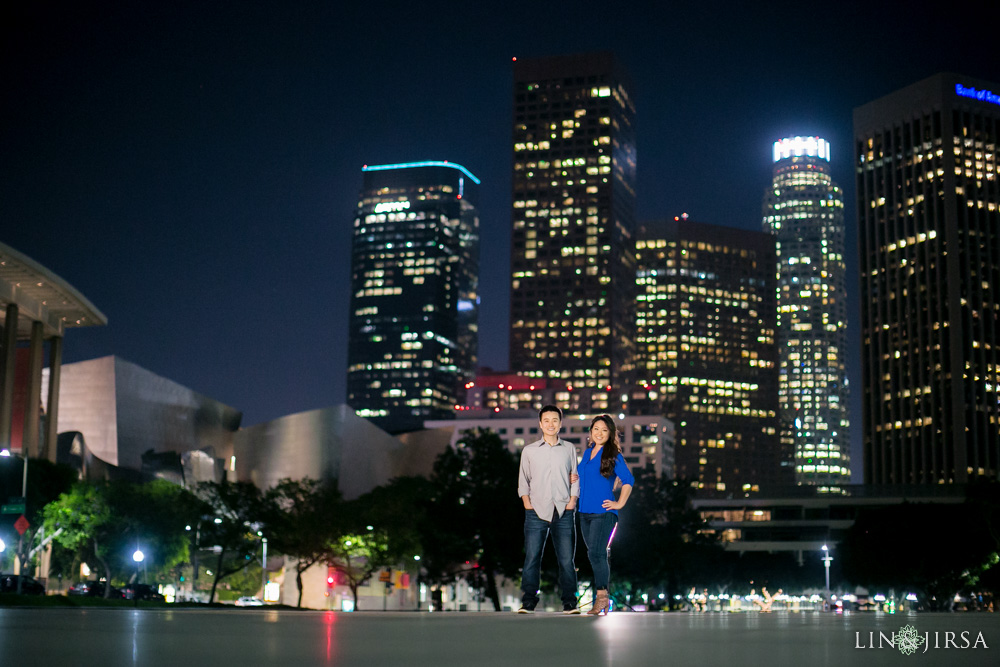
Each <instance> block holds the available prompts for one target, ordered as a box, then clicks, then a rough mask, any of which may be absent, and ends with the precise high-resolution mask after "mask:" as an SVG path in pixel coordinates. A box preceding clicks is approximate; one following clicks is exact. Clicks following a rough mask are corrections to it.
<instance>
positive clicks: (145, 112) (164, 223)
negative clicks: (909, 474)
mask: <svg viewBox="0 0 1000 667" xmlns="http://www.w3.org/2000/svg"><path fill="white" fill-rule="evenodd" d="M971 6H972V5H970V7H971ZM599 7H600V5H596V4H593V5H589V4H587V3H584V4H583V5H580V6H578V7H575V8H574V10H573V12H572V18H571V19H570V20H568V21H567V20H566V17H564V16H563V14H562V11H561V10H560V9H559V8H557V7H540V8H535V9H533V10H532V11H531V12H530V13H529V15H531V16H533V17H534V18H533V19H532V21H530V22H527V21H525V20H524V19H523V17H522V15H521V13H520V12H519V11H516V8H513V7H511V8H508V9H505V10H503V11H501V12H496V11H495V10H492V9H489V8H474V9H472V10H471V13H468V12H466V13H464V14H463V15H460V14H458V13H455V12H452V11H450V9H449V8H448V7H447V6H446V5H444V4H442V5H440V6H433V5H432V6H430V7H425V8H422V9H421V11H420V12H417V11H416V10H415V9H410V10H407V9H406V7H405V6H403V5H399V6H397V7H395V8H393V7H387V8H386V13H384V14H381V15H378V16H376V15H375V14H374V13H373V12H372V11H371V9H370V8H366V7H348V8H344V9H340V10H338V9H334V8H332V7H328V6H325V5H323V4H316V5H304V6H303V7H301V8H299V9H297V10H296V11H280V10H278V9H275V8H272V7H270V5H268V4H266V3H246V5H245V6H243V7H241V12H240V13H239V14H236V13H235V12H234V13H230V12H228V11H226V10H223V9H218V8H216V9H211V8H203V7H200V6H198V5H197V4H196V3H179V4H177V5H173V6H171V7H156V8H141V9H140V8H134V7H125V6H121V7H119V6H115V5H110V6H108V7H105V8H103V9H101V10H90V9H87V8H84V7H79V6H77V7H75V8H72V9H67V10H65V11H64V12H63V13H60V14H56V15H51V14H50V13H49V12H47V11H46V10H45V9H44V8H40V7H18V8H16V9H12V10H9V11H10V12H11V13H12V16H11V17H10V20H8V21H5V22H3V24H4V25H3V28H2V30H4V36H5V39H4V47H3V48H4V49H5V55H6V56H7V57H5V58H4V59H3V60H2V64H0V68H2V69H0V73H2V77H3V78H2V80H3V82H4V85H5V90H7V91H9V94H8V95H6V96H5V100H4V102H3V106H2V112H3V119H4V122H3V124H2V130H0V132H2V135H0V140H2V143H0V146H2V148H3V150H4V153H5V155H6V156H7V157H8V159H7V160H6V161H5V163H4V165H3V167H2V169H3V178H2V179H0V188H2V191H0V215H2V216H3V219H4V221H5V223H4V226H5V230H4V241H5V242H6V243H7V244H8V245H10V246H12V247H14V248H15V249H17V250H19V251H21V252H23V253H24V254H26V255H28V256H30V257H33V258H34V259H36V260H37V261H39V262H40V263H42V264H43V265H45V266H47V267H49V268H51V269H52V270H53V271H55V272H56V273H57V274H59V275H60V276H62V277H63V278H65V279H66V280H68V281H69V282H70V283H72V284H74V285H75V286H77V287H78V288H79V289H80V291H81V292H82V293H83V294H85V295H87V297H88V298H89V299H91V301H92V302H93V303H94V304H95V305H96V306H97V307H98V308H100V309H101V310H102V311H103V312H105V313H106V314H107V315H108V318H109V326H108V327H106V328H103V329H102V330H93V331H85V332H79V335H76V336H74V337H73V340H72V344H70V345H67V346H66V350H65V353H66V360H67V361H68V362H72V361H77V360H81V359H90V358H95V357H99V356H103V355H106V354H112V353H113V354H117V355H119V356H121V357H123V358H125V359H127V360H129V361H132V362H135V363H138V364H141V365H142V366H144V367H147V368H150V369H151V370H153V371H154V372H158V373H163V374H166V375H169V376H170V377H171V378H173V379H175V380H176V381H178V382H180V383H182V384H184V385H185V386H190V387H192V388H193V389H195V390H196V391H199V392H201V393H204V394H206V395H211V396H214V397H217V398H218V399H219V400H221V401H224V402H225V403H227V404H229V405H236V406H239V407H240V408H241V409H243V410H244V411H245V414H246V420H245V423H246V424H247V425H250V424H254V423H259V422H261V421H265V420H267V419H271V418H274V417H277V416H281V415H285V414H289V413H293V412H298V411H302V410H307V409H310V408H316V407H323V406H327V405H330V404H333V403H336V402H342V401H343V400H344V399H345V387H344V386H343V383H342V382H341V383H340V385H339V386H338V381H337V380H335V379H332V378H343V377H344V369H345V368H346V331H347V327H346V322H344V318H343V316H342V313H344V312H346V309H347V301H346V298H345V297H346V294H341V293H340V292H346V290H344V289H343V285H345V284H347V280H348V276H349V271H348V265H349V262H348V261H347V253H346V249H347V248H349V245H350V243H349V239H350V226H351V221H352V217H351V216H350V214H349V213H346V214H345V212H346V211H350V209H351V207H352V206H353V204H354V202H355V201H356V195H357V191H358V187H359V183H360V178H359V176H358V171H359V169H360V167H361V166H362V165H364V164H375V163H394V162H403V161H409V160H416V159H447V160H453V161H456V162H459V163H461V164H464V165H466V166H467V167H469V169H471V170H472V171H473V172H474V173H476V174H477V175H478V176H479V177H481V178H482V179H483V186H482V199H483V203H482V206H481V217H482V224H483V245H484V247H485V248H488V249H489V252H490V254H491V257H495V256H498V255H500V256H503V257H506V252H507V248H508V244H509V228H510V216H509V211H510V200H509V199H508V197H509V194H510V192H511V188H510V182H509V178H510V177H509V173H510V163H509V153H508V148H507V147H508V146H509V140H510V135H509V128H510V127H511V120H510V117H509V115H508V114H509V113H510V111H509V94H510V93H509V91H510V85H511V84H510V82H511V81H512V76H513V75H512V66H511V62H512V61H511V58H513V57H515V56H546V55H558V54H564V53H578V52H587V51H594V50H602V49H612V50H614V51H615V52H616V54H617V55H618V56H619V57H620V58H621V60H622V61H623V62H624V64H625V66H626V67H627V68H628V69H629V71H630V72H631V74H632V77H633V79H634V81H635V84H636V106H637V142H638V152H637V155H638V167H637V209H638V215H637V217H638V219H640V220H641V219H652V218H658V217H664V216H670V215H676V214H679V213H681V212H689V213H690V214H691V215H692V216H694V217H695V218H697V219H704V220H711V221H713V222H716V223H719V224H732V225H735V226H739V227H743V228H746V229H758V228H759V196H760V195H759V193H760V191H761V188H762V187H764V186H765V185H766V184H767V182H768V178H769V177H768V173H769V154H770V144H771V142H772V141H774V139H775V138H777V137H781V136H794V135H799V134H806V135H821V136H825V137H828V138H829V139H830V141H831V144H832V149H833V156H834V159H835V160H838V159H839V157H840V156H843V157H845V158H846V157H847V156H848V155H850V154H851V130H850V114H851V110H852V109H853V107H855V106H859V105H861V104H864V103H866V102H868V101H870V100H872V99H876V98H878V97H880V96H882V95H885V94H887V93H889V92H890V91H892V90H895V89H898V88H900V87H903V86H905V85H908V84H910V83H912V82H914V81H918V80H921V79H923V78H925V77H926V76H929V75H931V74H933V73H934V72H937V71H947V70H952V71H959V72H962V73H967V74H969V75H970V76H974V77H979V78H987V79H989V78H991V77H990V76H989V75H988V72H989V70H990V68H991V62H992V60H991V57H992V49H991V47H990V46H989V45H990V44H991V41H990V39H988V37H989V30H988V22H986V21H978V22H976V21H973V22H971V23H970V22H967V21H966V20H965V19H964V18H961V17H962V16H968V15H975V13H974V12H972V13H971V14H970V13H963V12H960V11H955V12H949V13H947V15H943V16H941V17H938V20H935V21H928V20H927V19H926V17H925V16H921V15H920V14H919V12H913V13H912V16H911V15H910V13H898V12H896V10H894V9H892V8H889V7H885V8H879V7H869V6H868V5H867V4H865V3H856V4H850V3H849V4H848V5H846V6H845V7H844V8H843V9H844V11H842V12H838V13H837V15H836V16H827V15H826V13H823V14H820V13H818V10H817V14H816V15H815V16H814V17H809V16H803V14H802V11H801V8H798V7H797V6H796V5H793V4H791V3H788V5H787V6H782V5H780V4H779V5H773V6H768V7H767V8H761V9H759V10H758V9H749V8H745V7H741V8H738V9H734V10H733V11H732V12H727V13H724V15H722V16H712V15H710V13H709V12H710V10H709V9H708V8H671V9H670V11H669V12H668V11H667V10H666V8H664V9H663V10H660V11H652V12H643V20H642V21H638V20H637V19H636V18H635V17H636V16H637V14H635V13H632V12H627V11H621V12H615V13H613V14H612V15H610V16H609V15H608V14H607V12H606V11H603V10H602V11H598V8H599ZM820 16H822V17H823V21H824V22H823V23H822V25H821V27H822V29H820V27H818V24H817V23H816V22H815V21H812V20H811V18H812V19H815V18H818V17H820ZM792 17H794V18H792ZM862 17H863V18H864V20H865V21H870V22H871V23H872V24H873V25H880V26H882V27H881V28H880V31H881V32H880V36H879V39H877V40H876V39H873V38H871V37H870V36H866V35H865V34H863V31H859V30H857V22H858V21H859V20H861V18H862ZM482 25H490V28H491V30H492V31H494V32H495V33H496V35H497V37H498V39H496V40H490V41H491V42H496V44H494V45H490V46H487V45H485V44H484V43H483V40H481V39H480V33H479V32H478V31H477V30H468V28H470V27H475V26H482ZM553 25H560V26H564V27H561V28H559V29H555V28H550V27H547V26H553ZM709 26H710V27H711V28H710V30H709ZM806 26H808V29H806ZM360 27H368V28H369V30H364V31H363V30H359V28H360ZM362 32H366V33H367V32H372V33H373V34H372V35H368V36H366V38H365V39H364V40H362V39H361V37H360V35H359V33H362ZM957 34H962V35H964V38H963V39H961V40H955V39H954V38H953V36H954V35H957ZM708 35H711V37H712V39H705V37H706V36H708ZM762 36H763V38H762ZM435 39H436V40H437V41H435ZM918 42H919V43H920V44H921V46H920V48H917V47H916V46H915V44H916V43H918ZM820 43H822V44H824V45H828V46H823V47H822V49H821V50H822V51H824V53H826V55H825V56H824V59H823V60H822V63H821V66H818V65H817V63H816V61H807V60H806V59H797V58H792V57H788V58H775V57H774V54H775V49H776V48H780V49H782V50H783V51H785V52H786V53H794V52H795V51H796V50H800V51H806V50H809V49H813V48H815V47H817V46H819V44H820ZM428 44H437V46H434V47H432V48H427V45H428ZM720 44H721V46H719V45H720ZM831 47H832V48H831ZM901 49H906V52H907V54H908V55H907V57H906V58H899V57H898V52H899V51H900V50H901ZM415 53H419V54H422V56H421V57H414V54H415ZM442 72H445V73H447V76H445V77H442V76H441V73H442ZM993 78H995V77H993ZM791 82H796V83H795V84H794V85H793V84H792V83H791ZM418 99H419V100H420V103H419V104H404V103H402V100H407V101H412V100H418ZM834 178H835V180H837V181H838V182H839V183H841V185H842V186H843V187H844V189H845V201H846V203H847V208H848V211H849V215H848V219H847V220H846V224H847V229H848V244H849V248H848V253H847V254H848V264H849V275H851V276H855V279H854V287H853V291H854V292H856V291H857V286H856V264H857V262H856V257H855V254H856V246H855V243H854V237H853V235H854V233H855V226H854V225H855V220H854V215H853V213H851V211H853V207H852V202H853V200H854V192H853V174H852V170H851V164H850V161H849V160H846V159H845V160H844V161H843V164H839V165H837V166H836V167H835V168H834ZM722 182H726V183H727V187H726V189H725V193H724V194H720V188H719V184H720V183H722ZM481 282H482V287H483V295H484V306H483V312H482V316H481V325H482V326H481V339H482V342H481V346H480V353H481V354H480V358H481V363H482V364H484V365H489V366H493V367H495V368H502V367H505V366H507V359H506V356H507V352H506V351H507V345H508V343H507V334H506V328H507V326H506V317H507V313H506V306H505V305H500V306H497V305H495V304H506V302H507V298H508V295H507V290H508V289H509V268H508V266H507V262H506V261H503V260H501V261H498V262H495V263H491V262H484V267H483V272H482V278H481ZM317 303H319V304H324V305H323V306H322V307H317V306H316V304H317ZM852 308H857V303H856V301H855V302H854V305H853V306H852ZM852 313H853V311H852ZM852 313H849V319H850V320H852V321H856V320H857V317H852V316H851V315H852ZM297 331H308V332H310V334H311V336H310V339H309V340H308V341H307V342H305V343H304V342H303V339H302V338H301V337H299V336H296V335H295V333H296V332H297ZM317 332H318V333H320V334H322V335H323V336H324V337H325V339H326V340H330V341H333V342H332V343H331V344H329V346H328V348H327V350H326V352H325V354H324V355H323V358H322V359H320V360H319V361H317V353H316V347H315V345H313V344H312V343H311V341H312V339H313V338H314V337H315V336H314V335H315V334H316V333H317ZM338 340H339V341H341V342H340V343H339V344H338V343H337V342H336V341H338ZM853 340H854V342H853V343H852V349H854V347H853V346H854V345H855V344H856V343H857V341H858V337H857V336H856V334H855V336H854V339H853ZM857 421H858V420H856V423H857ZM855 441H857V440H855Z"/></svg>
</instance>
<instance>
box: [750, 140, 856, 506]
mask: <svg viewBox="0 0 1000 667" xmlns="http://www.w3.org/2000/svg"><path fill="white" fill-rule="evenodd" d="M829 163H830V144H829V142H827V141H826V140H824V139H821V138H819V137H792V138H788V139H782V140H781V141H777V142H775V143H774V180H773V182H772V184H771V187H769V188H768V189H767V191H766V192H765V195H764V230H765V231H768V232H770V233H771V234H772V235H773V236H774V238H775V241H776V245H777V259H778V262H777V277H778V349H779V358H780V365H779V376H778V388H779V390H778V394H779V401H780V413H779V414H780V417H781V440H782V447H783V448H785V449H790V450H791V451H792V452H794V461H795V477H796V481H797V482H798V483H799V484H815V485H817V486H820V487H822V488H823V489H824V490H831V491H832V490H834V489H835V488H836V487H835V486H831V485H840V484H848V483H850V481H851V460H850V436H849V433H848V427H849V421H848V387H847V285H846V280H847V270H846V266H845V264H844V199H843V194H842V193H841V190H840V188H839V187H838V186H837V184H836V183H834V182H833V179H832V178H831V177H830V166H829Z"/></svg>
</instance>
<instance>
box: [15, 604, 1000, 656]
mask: <svg viewBox="0 0 1000 667" xmlns="http://www.w3.org/2000/svg"><path fill="white" fill-rule="evenodd" d="M906 625H910V626H912V627H914V628H915V629H916V631H917V633H919V634H920V635H921V636H923V637H926V638H927V639H929V642H930V645H929V646H930V647H929V648H928V650H927V651H926V652H923V650H924V645H921V646H920V647H919V648H918V649H917V652H916V653H915V654H913V655H904V654H903V653H901V652H900V651H899V650H898V649H896V648H893V647H891V646H889V645H888V644H887V643H885V642H883V647H882V648H878V643H879V633H880V632H882V633H884V634H885V636H886V637H887V638H888V637H889V636H890V635H891V633H893V632H899V630H900V629H901V628H902V627H903V626H906ZM948 632H950V633H954V635H946V634H945V633H948ZM963 632H966V633H967V634H966V635H965V637H967V639H968V646H969V648H961V647H962V646H963V645H964V642H963V635H962V633H963ZM869 633H873V634H872V635H869ZM926 633H929V635H928V634H926ZM935 633H936V634H935ZM980 633H981V637H980ZM949 638H951V643H950V644H949V643H948V641H947V640H948V639H949ZM872 639H874V644H875V648H867V647H869V646H870V645H871V644H872V641H871V640H872ZM935 642H936V643H937V645H938V648H935ZM984 642H985V645H986V646H985V647H984V646H983V643H984ZM976 644H978V646H976V647H975V648H973V646H974V645H976ZM925 645H926V643H925ZM856 646H862V647H865V648H856ZM946 646H947V648H945V647H946ZM918 664H919V665H949V667H955V666H956V665H961V666H962V667H965V666H966V665H991V666H994V667H995V665H998V664H1000V614H916V615H906V614H897V615H893V616H890V615H886V614H875V613H855V614H848V615H842V616H841V615H836V614H820V613H815V612H809V613H787V612H781V613H773V614H760V613H743V614H721V613H708V614H695V613H675V614H662V613H661V614H656V613H649V614H643V613H615V614H611V615H610V616H608V617H605V618H588V617H585V616H584V617H580V616H572V617H566V616H562V615H561V614H554V613H548V614H543V613H539V614H535V615H533V616H518V615H516V614H511V613H505V614H490V613H479V614H477V613H437V614H430V613H418V612H411V613H403V612H399V613H393V612H390V613H378V612H365V613H356V614H347V613H334V612H325V613H324V612H293V611H269V610H266V609H233V610H212V611H200V610H176V611H158V610H157V611H154V610H134V611H133V610H124V609H71V610H70V609H66V610H64V609H51V608H49V609H24V608H0V665H17V666H18V667H33V666H35V665H44V666H46V667H49V666H58V667H62V666H64V665H65V666H76V665H81V666H85V665H95V666H96V665H100V666H102V667H104V666H110V665H142V666H159V665H183V666H185V667H186V666H188V665H190V666H192V667H198V666H202V665H204V666H210V667H223V666H226V665H296V666H298V665H364V666H366V667H369V666H381V665H406V666H407V667H420V666H423V665H427V666H431V665H433V666H434V667H447V666H450V665H517V666H520V665H533V666H534V665H537V666H539V667H555V666H559V665H572V666H577V665H579V666H581V667H598V666H602V665H623V666H624V665H628V666H629V667H639V666H642V665H708V666H713V665H725V666H726V667H731V666H737V665H754V666H758V665H762V666H766V665H782V666H785V665H809V666H810V667H812V666H816V665H852V667H853V666H854V665H918Z"/></svg>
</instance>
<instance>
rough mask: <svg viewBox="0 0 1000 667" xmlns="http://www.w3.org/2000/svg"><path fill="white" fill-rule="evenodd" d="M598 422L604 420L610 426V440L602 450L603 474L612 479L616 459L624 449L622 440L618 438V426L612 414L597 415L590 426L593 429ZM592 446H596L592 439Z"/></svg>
mask: <svg viewBox="0 0 1000 667" xmlns="http://www.w3.org/2000/svg"><path fill="white" fill-rule="evenodd" d="M597 422H604V425H605V426H607V427H608V441H607V442H606V443H604V449H603V450H601V474H602V475H604V476H605V477H607V478H608V479H611V478H612V477H614V474H615V459H617V458H618V453H619V452H621V450H622V445H621V442H620V441H619V440H618V427H617V426H615V420H614V418H613V417H612V416H611V415H597V416H596V417H594V419H593V420H592V421H591V422H590V428H591V429H593V428H594V424H596V423H597ZM590 446H591V447H593V446H594V441H593V440H591V441H590Z"/></svg>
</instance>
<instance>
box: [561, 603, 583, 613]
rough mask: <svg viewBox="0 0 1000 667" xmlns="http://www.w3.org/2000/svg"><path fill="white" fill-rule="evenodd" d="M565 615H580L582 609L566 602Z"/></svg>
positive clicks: (564, 606)
mask: <svg viewBox="0 0 1000 667" xmlns="http://www.w3.org/2000/svg"><path fill="white" fill-rule="evenodd" d="M563 613H564V614H579V613H580V608H579V607H577V606H576V605H573V604H571V603H569V602H566V603H564V604H563Z"/></svg>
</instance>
